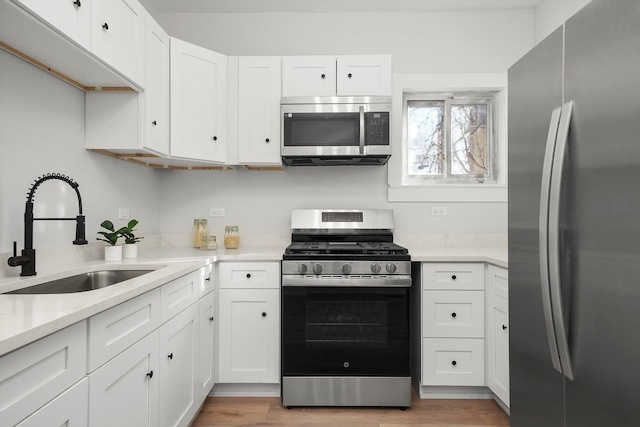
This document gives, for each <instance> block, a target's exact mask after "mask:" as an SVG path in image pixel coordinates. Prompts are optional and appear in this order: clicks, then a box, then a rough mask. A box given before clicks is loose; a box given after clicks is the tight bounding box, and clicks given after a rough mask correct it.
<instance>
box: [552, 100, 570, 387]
mask: <svg viewBox="0 0 640 427" xmlns="http://www.w3.org/2000/svg"><path fill="white" fill-rule="evenodd" d="M572 111H573V101H570V102H567V103H566V104H564V105H563V106H562V113H561V115H560V124H559V126H558V136H557V138H556V147H555V154H554V155H553V169H552V171H551V188H550V194H549V284H550V294H551V308H552V310H553V323H554V328H555V334H556V343H557V345H558V353H559V355H560V364H561V365H562V373H563V374H564V376H565V377H567V378H569V379H570V380H573V364H572V363H571V354H570V353H569V341H568V337H567V328H566V325H565V320H564V319H565V317H564V310H563V307H562V287H561V283H560V204H561V200H560V195H561V190H562V169H563V166H564V158H565V153H566V151H567V150H566V148H567V140H568V139H569V126H570V124H571V114H572Z"/></svg>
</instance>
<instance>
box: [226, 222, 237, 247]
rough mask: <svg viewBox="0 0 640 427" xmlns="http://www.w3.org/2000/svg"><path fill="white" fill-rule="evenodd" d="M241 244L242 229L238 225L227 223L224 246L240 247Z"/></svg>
mask: <svg viewBox="0 0 640 427" xmlns="http://www.w3.org/2000/svg"><path fill="white" fill-rule="evenodd" d="M239 245H240V231H239V230H238V226H237V225H227V226H226V227H225V228H224V247H225V248H227V249H238V246H239Z"/></svg>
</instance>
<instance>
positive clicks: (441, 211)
mask: <svg viewBox="0 0 640 427" xmlns="http://www.w3.org/2000/svg"><path fill="white" fill-rule="evenodd" d="M445 215H447V208H446V207H444V206H436V207H433V208H431V216H445Z"/></svg>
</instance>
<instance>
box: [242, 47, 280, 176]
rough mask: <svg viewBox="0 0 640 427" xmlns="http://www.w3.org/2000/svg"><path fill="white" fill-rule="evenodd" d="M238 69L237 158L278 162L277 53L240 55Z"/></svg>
mask: <svg viewBox="0 0 640 427" xmlns="http://www.w3.org/2000/svg"><path fill="white" fill-rule="evenodd" d="M238 73H239V76H238V81H239V84H238V86H239V88H238V97H239V103H238V161H239V163H240V164H241V165H281V164H282V161H281V158H280V97H281V92H282V91H281V88H282V84H281V75H282V73H281V65H280V57H241V58H239V72H238Z"/></svg>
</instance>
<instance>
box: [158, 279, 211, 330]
mask: <svg viewBox="0 0 640 427" xmlns="http://www.w3.org/2000/svg"><path fill="white" fill-rule="evenodd" d="M202 280H204V276H203V274H202V273H201V271H200V270H196V271H193V272H191V273H189V274H187V275H186V276H182V277H179V278H177V279H176V280H173V281H171V282H169V283H167V284H166V285H163V286H162V287H161V288H160V305H161V307H162V308H161V313H162V317H161V318H162V323H164V322H166V321H167V320H169V319H171V318H172V317H173V316H175V315H176V314H178V313H180V312H181V311H182V310H184V309H185V308H187V307H189V306H190V305H191V304H193V303H194V302H196V301H197V300H198V296H199V295H200V293H199V292H200V288H201V287H202V284H201V282H202Z"/></svg>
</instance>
